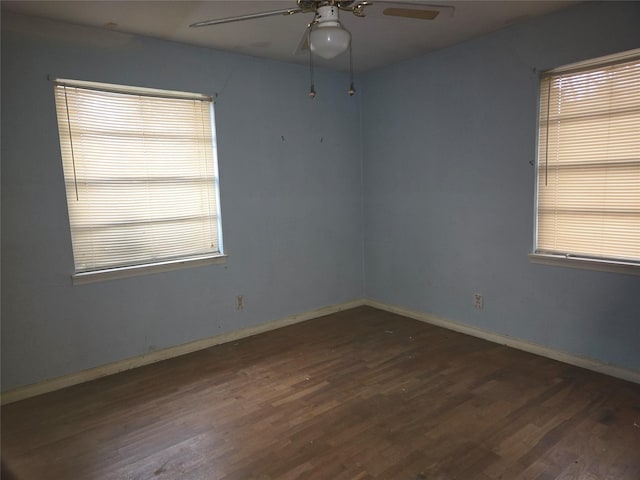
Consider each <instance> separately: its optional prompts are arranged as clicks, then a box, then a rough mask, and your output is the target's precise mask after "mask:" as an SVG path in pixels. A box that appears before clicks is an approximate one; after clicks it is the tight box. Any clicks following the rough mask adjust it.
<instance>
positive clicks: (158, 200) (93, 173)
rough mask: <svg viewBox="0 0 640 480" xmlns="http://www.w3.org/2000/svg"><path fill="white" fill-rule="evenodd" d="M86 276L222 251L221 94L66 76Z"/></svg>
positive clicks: (71, 181) (60, 88)
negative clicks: (216, 118)
mask: <svg viewBox="0 0 640 480" xmlns="http://www.w3.org/2000/svg"><path fill="white" fill-rule="evenodd" d="M55 98H56V107H57V112H58V126H59V133H60V146H61V152H62V160H63V167H64V178H65V185H66V191H67V204H68V209H69V221H70V225H71V238H72V243H73V255H74V260H75V268H76V272H87V271H96V270H104V269H109V268H113V267H122V266H133V265H144V264H149V263H157V262H163V261H171V260H179V259H188V258H191V257H202V256H207V255H218V254H221V241H220V227H219V214H218V211H219V209H218V188H217V182H218V179H217V158H216V149H215V148H216V144H215V136H214V129H213V127H214V124H213V106H212V101H211V98H209V97H205V96H202V95H196V94H185V93H181V92H168V91H159V90H152V89H140V88H132V87H122V86H116V85H105V84H95V83H88V82H76V81H68V80H59V81H56V86H55Z"/></svg>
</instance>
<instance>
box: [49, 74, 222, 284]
mask: <svg viewBox="0 0 640 480" xmlns="http://www.w3.org/2000/svg"><path fill="white" fill-rule="evenodd" d="M54 83H55V84H56V85H62V86H72V87H80V88H85V89H90V90H91V89H94V90H98V91H107V92H115V93H128V94H134V95H138V96H152V97H159V98H175V99H193V100H203V101H209V102H213V99H214V98H215V97H216V96H217V95H214V96H208V95H202V94H194V93H188V92H178V91H168V90H159V89H151V88H141V87H133V86H123V85H112V84H103V83H97V82H85V81H77V80H68V79H56V80H54ZM210 121H211V125H212V128H213V132H214V138H215V131H216V130H215V117H214V113H213V109H211V110H210ZM214 148H215V146H214ZM216 155H217V153H216V152H214V161H213V170H214V179H215V181H216V185H215V188H214V193H215V196H216V206H217V208H218V212H217V232H218V233H217V235H218V251H217V252H211V253H205V254H201V255H191V256H184V257H179V258H174V259H164V260H159V261H155V262H154V261H150V262H146V263H140V264H134V265H124V266H114V267H104V268H97V269H95V270H78V271H76V272H74V273H73V274H71V280H72V283H73V285H83V284H88V283H94V282H101V281H107V280H114V279H122V278H129V277H135V276H142V275H148V274H153V273H160V272H168V271H173V270H179V269H183V268H194V267H201V266H206V265H215V264H224V263H226V259H227V255H226V253H225V252H224V249H223V248H224V247H223V238H222V225H221V215H220V189H219V183H218V182H219V176H218V175H219V174H218V162H217V161H216V160H215V157H216Z"/></svg>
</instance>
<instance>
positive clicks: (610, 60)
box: [528, 49, 640, 275]
mask: <svg viewBox="0 0 640 480" xmlns="http://www.w3.org/2000/svg"><path fill="white" fill-rule="evenodd" d="M638 56H640V49H634V50H631V51H629V52H626V53H621V54H614V55H610V56H608V57H601V58H595V59H591V60H587V61H584V62H578V63H575V64H570V65H566V66H564V67H559V68H557V69H553V70H549V71H548V72H543V75H544V74H548V73H551V72H558V73H560V72H563V73H570V72H579V71H583V70H589V69H591V68H593V67H594V66H600V67H603V66H607V65H610V64H616V63H619V62H622V61H624V60H625V59H633V58H638ZM539 85H540V84H539ZM538 93H540V92H538ZM539 103H540V102H539V101H538V108H540V104H539ZM537 115H538V117H539V111H538V113H537ZM538 134H539V132H538ZM536 159H537V160H536V182H535V202H534V225H533V226H534V232H533V251H532V252H531V253H529V254H528V257H529V261H530V262H531V263H533V264H538V265H549V266H556V267H568V268H577V269H582V270H594V271H600V272H609V273H619V274H626V275H640V262H635V261H624V260H618V259H608V258H602V259H598V258H589V257H583V256H579V255H571V254H557V253H547V252H541V251H537V250H536V249H537V241H538V239H537V235H538V233H537V232H538V188H539V185H538V182H539V174H538V171H537V170H538V163H537V161H538V159H539V152H538V141H536Z"/></svg>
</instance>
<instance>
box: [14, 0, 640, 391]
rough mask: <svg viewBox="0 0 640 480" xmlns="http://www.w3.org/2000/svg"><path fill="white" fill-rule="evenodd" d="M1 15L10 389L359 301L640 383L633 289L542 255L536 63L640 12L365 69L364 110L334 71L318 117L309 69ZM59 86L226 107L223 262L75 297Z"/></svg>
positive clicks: (594, 40)
mask: <svg viewBox="0 0 640 480" xmlns="http://www.w3.org/2000/svg"><path fill="white" fill-rule="evenodd" d="M2 20H3V24H2V287H3V290H2V386H3V389H9V388H13V387H16V386H20V385H25V384H29V383H33V382H37V381H40V380H44V379H48V378H52V377H55V376H58V375H63V374H66V373H72V372H76V371H79V370H81V369H85V368H90V367H94V366H97V365H101V364H105V363H108V362H112V361H116V360H120V359H123V358H128V357H131V356H135V355H139V354H142V353H145V352H148V351H150V350H153V349H159V348H164V347H168V346H172V345H177V344H180V343H184V342H188V341H191V340H196V339H200V338H205V337H208V336H211V335H214V334H217V333H222V332H227V331H231V330H234V329H238V328H242V327H247V326H252V325H256V324H259V323H262V322H265V321H269V320H273V319H277V318H281V317H284V316H287V315H290V314H294V313H300V312H304V311H308V310H311V309H314V308H318V307H322V306H325V305H331V304H336V303H340V302H344V301H349V300H352V299H355V298H359V297H361V296H362V295H363V294H364V295H366V296H367V297H369V298H372V299H376V300H380V301H383V302H386V303H389V304H393V305H398V306H401V307H404V308H408V309H413V310H416V311H422V312H430V313H433V314H436V315H439V316H441V317H444V318H447V319H450V320H454V321H457V322H462V323H465V324H468V325H471V326H474V327H478V328H482V329H486V330H490V331H493V332H497V333H501V334H507V335H512V336H515V337H518V338H521V339H525V340H529V341H532V342H536V343H539V344H542V345H545V346H549V347H552V348H557V349H560V350H563V351H567V352H571V353H574V354H580V355H586V356H590V357H593V358H595V359H599V360H601V361H605V362H611V363H614V364H617V365H620V366H624V367H627V368H636V369H638V368H640V348H639V347H638V345H640V328H639V327H640V277H633V276H625V275H615V274H605V273H597V272H591V271H581V270H572V269H565V268H557V267H548V266H540V265H532V264H530V263H529V261H528V259H527V253H529V252H530V250H531V246H532V237H533V227H532V225H533V195H534V191H533V190H534V169H533V167H532V166H531V165H530V162H532V161H533V160H534V150H535V129H536V95H537V93H536V92H537V72H534V71H533V69H534V68H535V69H537V71H539V70H543V69H547V68H551V67H554V66H557V65H561V64H565V63H568V62H573V61H577V60H581V59H584V58H589V57H593V56H598V55H602V54H606V53H611V52H613V51H618V50H624V49H628V48H633V47H638V46H640V29H638V27H637V26H638V25H640V3H638V2H635V3H620V4H612V3H605V4H591V3H589V4H584V5H578V6H577V7H572V8H571V9H569V10H566V11H563V12H560V13H558V14H554V15H551V16H547V17H545V18H541V19H537V20H535V21H531V22H530V23H528V24H525V25H522V26H517V27H512V28H509V29H506V30H502V31H499V32H496V33H493V34H490V35H487V36H484V37H482V38H479V39H476V40H473V41H471V42H467V43H465V44H461V45H458V46H455V47H452V48H449V49H446V50H443V51H440V52H436V53H434V54H431V55H428V56H425V57H423V58H420V59H417V60H413V61H409V62H404V63H401V64H398V65H395V66H392V67H389V68H386V69H382V70H379V71H376V72H372V73H369V74H367V75H366V76H365V77H364V79H365V83H364V84H363V85H362V84H361V86H360V87H359V95H358V96H356V97H354V98H352V99H349V98H348V97H347V96H346V95H344V90H345V83H346V79H347V77H346V76H345V75H343V74H340V73H332V72H327V71H319V72H317V79H316V87H317V89H318V91H319V95H318V97H317V98H316V99H315V100H314V101H310V100H309V99H308V98H307V97H306V91H307V87H308V84H307V82H308V78H307V71H306V68H303V67H298V66H293V65H288V64H284V63H277V62H270V61H266V60H260V59H253V58H249V57H244V56H238V55H231V54H224V53H220V52H214V51H211V50H207V49H201V48H195V47H189V46H185V45H179V44H175V43H169V42H164V41H159V40H152V39H145V38H142V37H131V36H127V35H122V34H118V33H114V32H107V31H103V30H96V29H88V28H82V27H73V26H69V25H62V24H58V23H53V22H46V21H39V20H34V19H27V18H25V17H19V16H13V15H10V14H3V19H2ZM48 74H49V75H52V76H57V77H68V78H77V79H84V80H96V81H103V82H112V83H123V84H131V85H140V86H149V87H157V88H166V89H176V90H187V91H196V92H202V93H213V92H220V97H219V99H218V102H217V105H216V117H217V123H218V138H219V153H220V173H221V181H222V191H221V197H222V209H223V229H224V235H225V245H226V247H227V251H228V253H229V255H230V257H229V260H228V262H227V264H226V265H216V266H210V267H202V268H196V269H188V270H180V271H175V272H168V273H163V274H156V275H149V276H145V277H137V278H131V279H127V280H118V281H110V282H103V283H97V284H91V285H85V286H76V287H73V286H71V282H70V279H69V275H70V274H71V271H72V269H73V259H72V253H71V243H70V237H69V231H68V223H67V222H68V220H67V213H66V204H65V194H64V185H63V182H62V168H61V161H60V156H59V147H58V139H57V128H56V121H55V110H54V101H53V92H52V88H53V87H52V85H51V83H50V82H48V81H47V79H46V77H47V75H48ZM359 102H362V105H360V103H359ZM360 131H362V138H360V136H359V134H360ZM283 137H284V141H283V140H282V138H283ZM361 161H362V164H363V165H361ZM363 166H364V168H362V167H363ZM361 176H363V178H364V190H363V189H362V188H361V186H362V185H361V183H362V182H361ZM363 198H364V205H363V203H362V202H363V200H362V199H363ZM363 212H364V215H362V213H363ZM363 223H364V227H363ZM363 234H364V239H365V242H364V265H365V276H364V277H363V272H362V266H363V249H362V245H363ZM363 278H366V280H365V281H364V283H365V286H364V292H363V287H362V284H363ZM474 292H479V293H481V294H483V295H484V297H485V308H484V310H474V309H473V304H472V294H473V293H474ZM237 294H244V295H245V303H246V306H245V309H244V310H242V311H240V312H237V311H235V309H234V302H235V296H236V295H237Z"/></svg>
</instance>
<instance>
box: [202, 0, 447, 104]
mask: <svg viewBox="0 0 640 480" xmlns="http://www.w3.org/2000/svg"><path fill="white" fill-rule="evenodd" d="M374 4H376V5H378V4H380V5H382V6H383V7H384V8H383V10H382V13H383V15H387V16H391V17H403V18H413V19H418V20H434V19H435V18H436V17H437V16H438V15H440V13H442V12H447V13H448V14H449V15H452V14H453V10H454V7H452V6H442V5H430V4H426V3H420V2H397V1H379V0H296V6H295V7H292V8H285V9H280V10H271V11H267V12H257V13H250V14H247V15H238V16H234V17H226V18H217V19H212V20H204V21H201V22H196V23H192V24H191V25H189V26H190V27H208V26H211V25H220V24H224V23H231V22H240V21H244V20H254V19H257V18H264V17H273V16H279V15H294V14H296V13H313V14H314V18H313V21H311V23H309V24H308V25H307V27H306V30H305V33H304V35H303V37H302V40H301V42H300V45H299V47H298V50H306V49H308V50H309V65H310V70H311V77H312V78H311V90H310V92H309V96H310V97H312V98H313V97H315V89H314V86H313V59H312V54H314V55H319V56H320V57H323V58H326V59H331V58H334V57H336V56H338V55H340V54H341V53H344V52H346V51H347V50H348V51H349V65H350V73H351V87H350V89H349V95H354V94H355V89H354V88H353V67H352V63H351V33H350V32H349V31H348V30H346V29H345V28H344V27H343V26H342V24H341V23H340V20H339V13H340V11H341V10H342V11H346V12H351V13H353V14H354V15H355V16H356V17H365V16H366V13H367V8H368V7H370V6H372V5H374Z"/></svg>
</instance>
